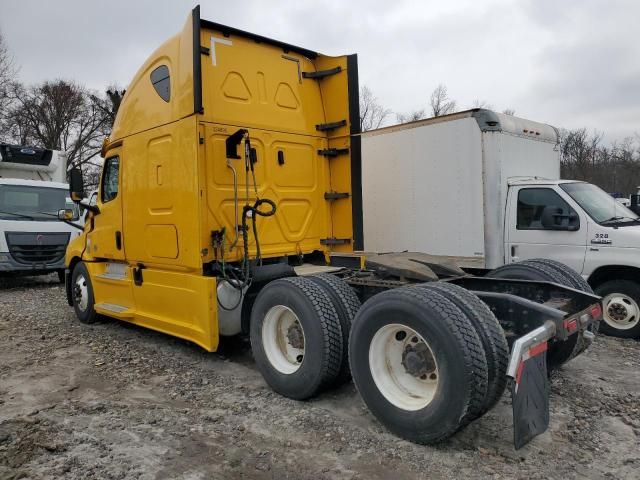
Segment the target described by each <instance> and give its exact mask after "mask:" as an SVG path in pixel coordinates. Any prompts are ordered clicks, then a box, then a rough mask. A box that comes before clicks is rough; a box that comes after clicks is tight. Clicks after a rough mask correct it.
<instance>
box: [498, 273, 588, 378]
mask: <svg viewBox="0 0 640 480" xmlns="http://www.w3.org/2000/svg"><path fill="white" fill-rule="evenodd" d="M487 277H490V278H505V279H509V278H512V279H514V280H516V279H517V280H538V281H541V282H555V283H558V284H560V285H564V286H567V287H571V288H574V287H573V284H572V283H571V281H570V280H569V279H568V278H567V277H566V276H565V275H564V274H562V273H560V272H559V271H558V270H556V269H555V268H553V267H551V266H549V265H543V264H540V263H536V262H526V261H525V262H518V263H510V264H509V265H504V266H502V267H498V268H496V269H495V270H492V271H491V272H489V273H488V274H487ZM579 336H580V334H579V333H578V334H575V335H571V336H569V338H568V339H567V340H565V341H555V342H549V349H548V350H547V369H548V370H549V371H551V370H554V369H556V368H558V367H560V366H561V365H563V364H565V363H567V362H568V361H569V360H571V359H572V358H574V357H575V355H577V353H578V350H579V348H580V346H579V342H578V337H579Z"/></svg>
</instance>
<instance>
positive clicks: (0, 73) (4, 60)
mask: <svg viewBox="0 0 640 480" xmlns="http://www.w3.org/2000/svg"><path fill="white" fill-rule="evenodd" d="M16 73H17V69H16V67H15V64H14V62H13V58H12V57H11V55H10V54H9V49H8V48H7V45H6V43H5V41H4V38H3V36H2V34H0V121H1V120H2V118H3V117H4V113H5V112H6V110H7V108H8V106H9V103H10V101H11V98H10V95H9V93H10V87H11V84H12V83H13V82H14V81H15V75H16Z"/></svg>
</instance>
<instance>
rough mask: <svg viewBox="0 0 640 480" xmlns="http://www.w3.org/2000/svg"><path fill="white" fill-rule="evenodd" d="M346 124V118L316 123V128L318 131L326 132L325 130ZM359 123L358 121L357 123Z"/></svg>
mask: <svg viewBox="0 0 640 480" xmlns="http://www.w3.org/2000/svg"><path fill="white" fill-rule="evenodd" d="M346 124H347V121H346V120H338V121H337V122H331V123H320V124H318V125H316V130H318V131H319V132H326V131H327V130H335V129H336V128H340V127H344V126H345V125H346ZM358 125H360V123H358Z"/></svg>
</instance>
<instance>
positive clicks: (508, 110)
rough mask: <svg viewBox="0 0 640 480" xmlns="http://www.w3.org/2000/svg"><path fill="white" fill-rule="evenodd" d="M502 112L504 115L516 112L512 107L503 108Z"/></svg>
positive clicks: (512, 114)
mask: <svg viewBox="0 0 640 480" xmlns="http://www.w3.org/2000/svg"><path fill="white" fill-rule="evenodd" d="M502 113H504V114H505V115H511V116H512V117H513V116H514V115H515V114H516V110H515V109H514V108H505V109H504V110H503V111H502Z"/></svg>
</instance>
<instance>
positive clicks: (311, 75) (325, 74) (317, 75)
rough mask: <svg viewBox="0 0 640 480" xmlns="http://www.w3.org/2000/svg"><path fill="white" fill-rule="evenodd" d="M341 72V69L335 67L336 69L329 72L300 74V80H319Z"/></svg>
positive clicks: (319, 71) (320, 71)
mask: <svg viewBox="0 0 640 480" xmlns="http://www.w3.org/2000/svg"><path fill="white" fill-rule="evenodd" d="M341 71H342V67H340V66H337V67H336V68H331V69H329V70H318V71H317V72H302V78H316V79H321V78H324V77H328V76H329V75H335V74H336V73H340V72H341Z"/></svg>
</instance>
